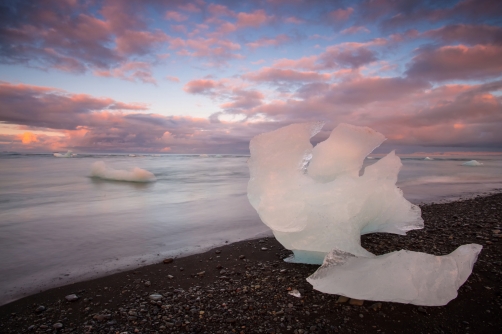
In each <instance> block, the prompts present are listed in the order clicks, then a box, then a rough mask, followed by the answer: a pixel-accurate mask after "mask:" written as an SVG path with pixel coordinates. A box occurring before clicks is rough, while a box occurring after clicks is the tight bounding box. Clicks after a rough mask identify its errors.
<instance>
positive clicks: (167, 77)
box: [166, 75, 180, 82]
mask: <svg viewBox="0 0 502 334" xmlns="http://www.w3.org/2000/svg"><path fill="white" fill-rule="evenodd" d="M166 79H167V80H169V81H171V82H180V79H179V78H178V77H173V76H170V75H168V76H166Z"/></svg>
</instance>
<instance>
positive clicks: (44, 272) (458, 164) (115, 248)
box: [0, 153, 502, 305]
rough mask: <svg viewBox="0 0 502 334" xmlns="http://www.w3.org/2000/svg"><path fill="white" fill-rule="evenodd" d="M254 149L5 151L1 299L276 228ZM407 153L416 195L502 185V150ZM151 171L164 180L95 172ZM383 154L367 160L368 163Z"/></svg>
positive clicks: (404, 174)
mask: <svg viewBox="0 0 502 334" xmlns="http://www.w3.org/2000/svg"><path fill="white" fill-rule="evenodd" d="M247 159H248V156H244V155H202V156H198V155H172V154H171V155H167V154H166V155H136V156H129V155H127V154H122V155H121V154H110V155H95V154H94V155H92V154H89V155H85V154H79V155H77V156H76V157H73V158H56V157H54V156H53V155H52V154H13V153H3V154H0V305H1V304H5V303H8V302H10V301H12V300H15V299H18V298H21V297H22V296H25V295H29V294H32V293H36V292H38V291H40V290H44V289H48V288H51V287H56V286H60V285H64V284H69V283H72V282H75V281H81V280H85V279H90V278H93V277H98V276H102V275H105V274H110V273H113V272H116V271H120V270H125V269H132V268H134V267H138V266H140V265H146V264H150V263H155V262H160V261H161V260H162V259H163V258H165V257H176V256H182V255H188V254H193V253H197V252H202V251H205V250H207V249H210V248H211V247H215V246H218V245H222V244H225V243H231V242H235V241H239V240H244V239H249V238H253V237H260V236H268V235H271V232H270V230H269V229H268V228H267V227H266V226H265V225H264V224H262V223H261V221H260V219H259V217H258V215H257V213H256V212H255V211H254V209H253V208H252V207H251V205H250V204H249V202H248V200H247V194H246V187H247V182H248V179H249V171H248V168H247V164H246V161H247ZM471 159H473V158H472V157H459V156H455V157H445V156H443V157H437V158H434V160H424V157H413V158H402V162H403V168H402V169H401V172H400V174H399V180H398V186H399V187H400V188H401V189H402V190H403V192H404V195H405V197H406V198H407V199H408V200H410V201H411V202H413V203H416V204H420V203H430V202H442V201H451V200H456V199H459V198H468V197H473V196H477V195H486V194H489V193H493V192H500V191H501V190H502V156H486V157H475V159H476V160H477V161H479V162H481V163H483V165H481V166H478V167H467V166H462V163H463V162H465V161H468V160H471ZM97 161H104V162H105V163H106V165H107V166H109V167H113V168H115V169H132V168H133V167H139V168H142V169H146V170H148V171H150V172H152V173H153V174H155V177H156V178H157V181H156V182H151V183H133V182H117V181H106V180H100V179H96V178H91V177H90V171H91V165H92V164H93V163H94V162H97ZM376 161H377V158H376V159H367V160H365V166H366V165H369V164H372V163H374V162H376Z"/></svg>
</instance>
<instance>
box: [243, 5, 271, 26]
mask: <svg viewBox="0 0 502 334" xmlns="http://www.w3.org/2000/svg"><path fill="white" fill-rule="evenodd" d="M271 19H272V17H271V16H268V15H267V13H266V12H265V11H264V10H263V9H258V10H255V11H254V12H252V13H244V12H241V13H239V14H237V27H239V28H247V27H254V28H257V27H259V26H261V25H264V24H266V23H268V22H269V21H270V20H271Z"/></svg>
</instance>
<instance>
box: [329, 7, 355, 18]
mask: <svg viewBox="0 0 502 334" xmlns="http://www.w3.org/2000/svg"><path fill="white" fill-rule="evenodd" d="M353 12H354V8H352V7H349V8H347V9H342V8H340V9H337V10H334V11H331V12H329V13H328V17H329V18H330V19H332V20H335V21H346V20H348V19H349V17H350V16H351V15H352V13H353Z"/></svg>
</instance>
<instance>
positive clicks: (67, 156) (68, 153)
mask: <svg viewBox="0 0 502 334" xmlns="http://www.w3.org/2000/svg"><path fill="white" fill-rule="evenodd" d="M54 156H55V157H56V158H73V157H75V156H77V155H76V154H73V152H72V151H68V152H66V153H65V154H61V153H54Z"/></svg>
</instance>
